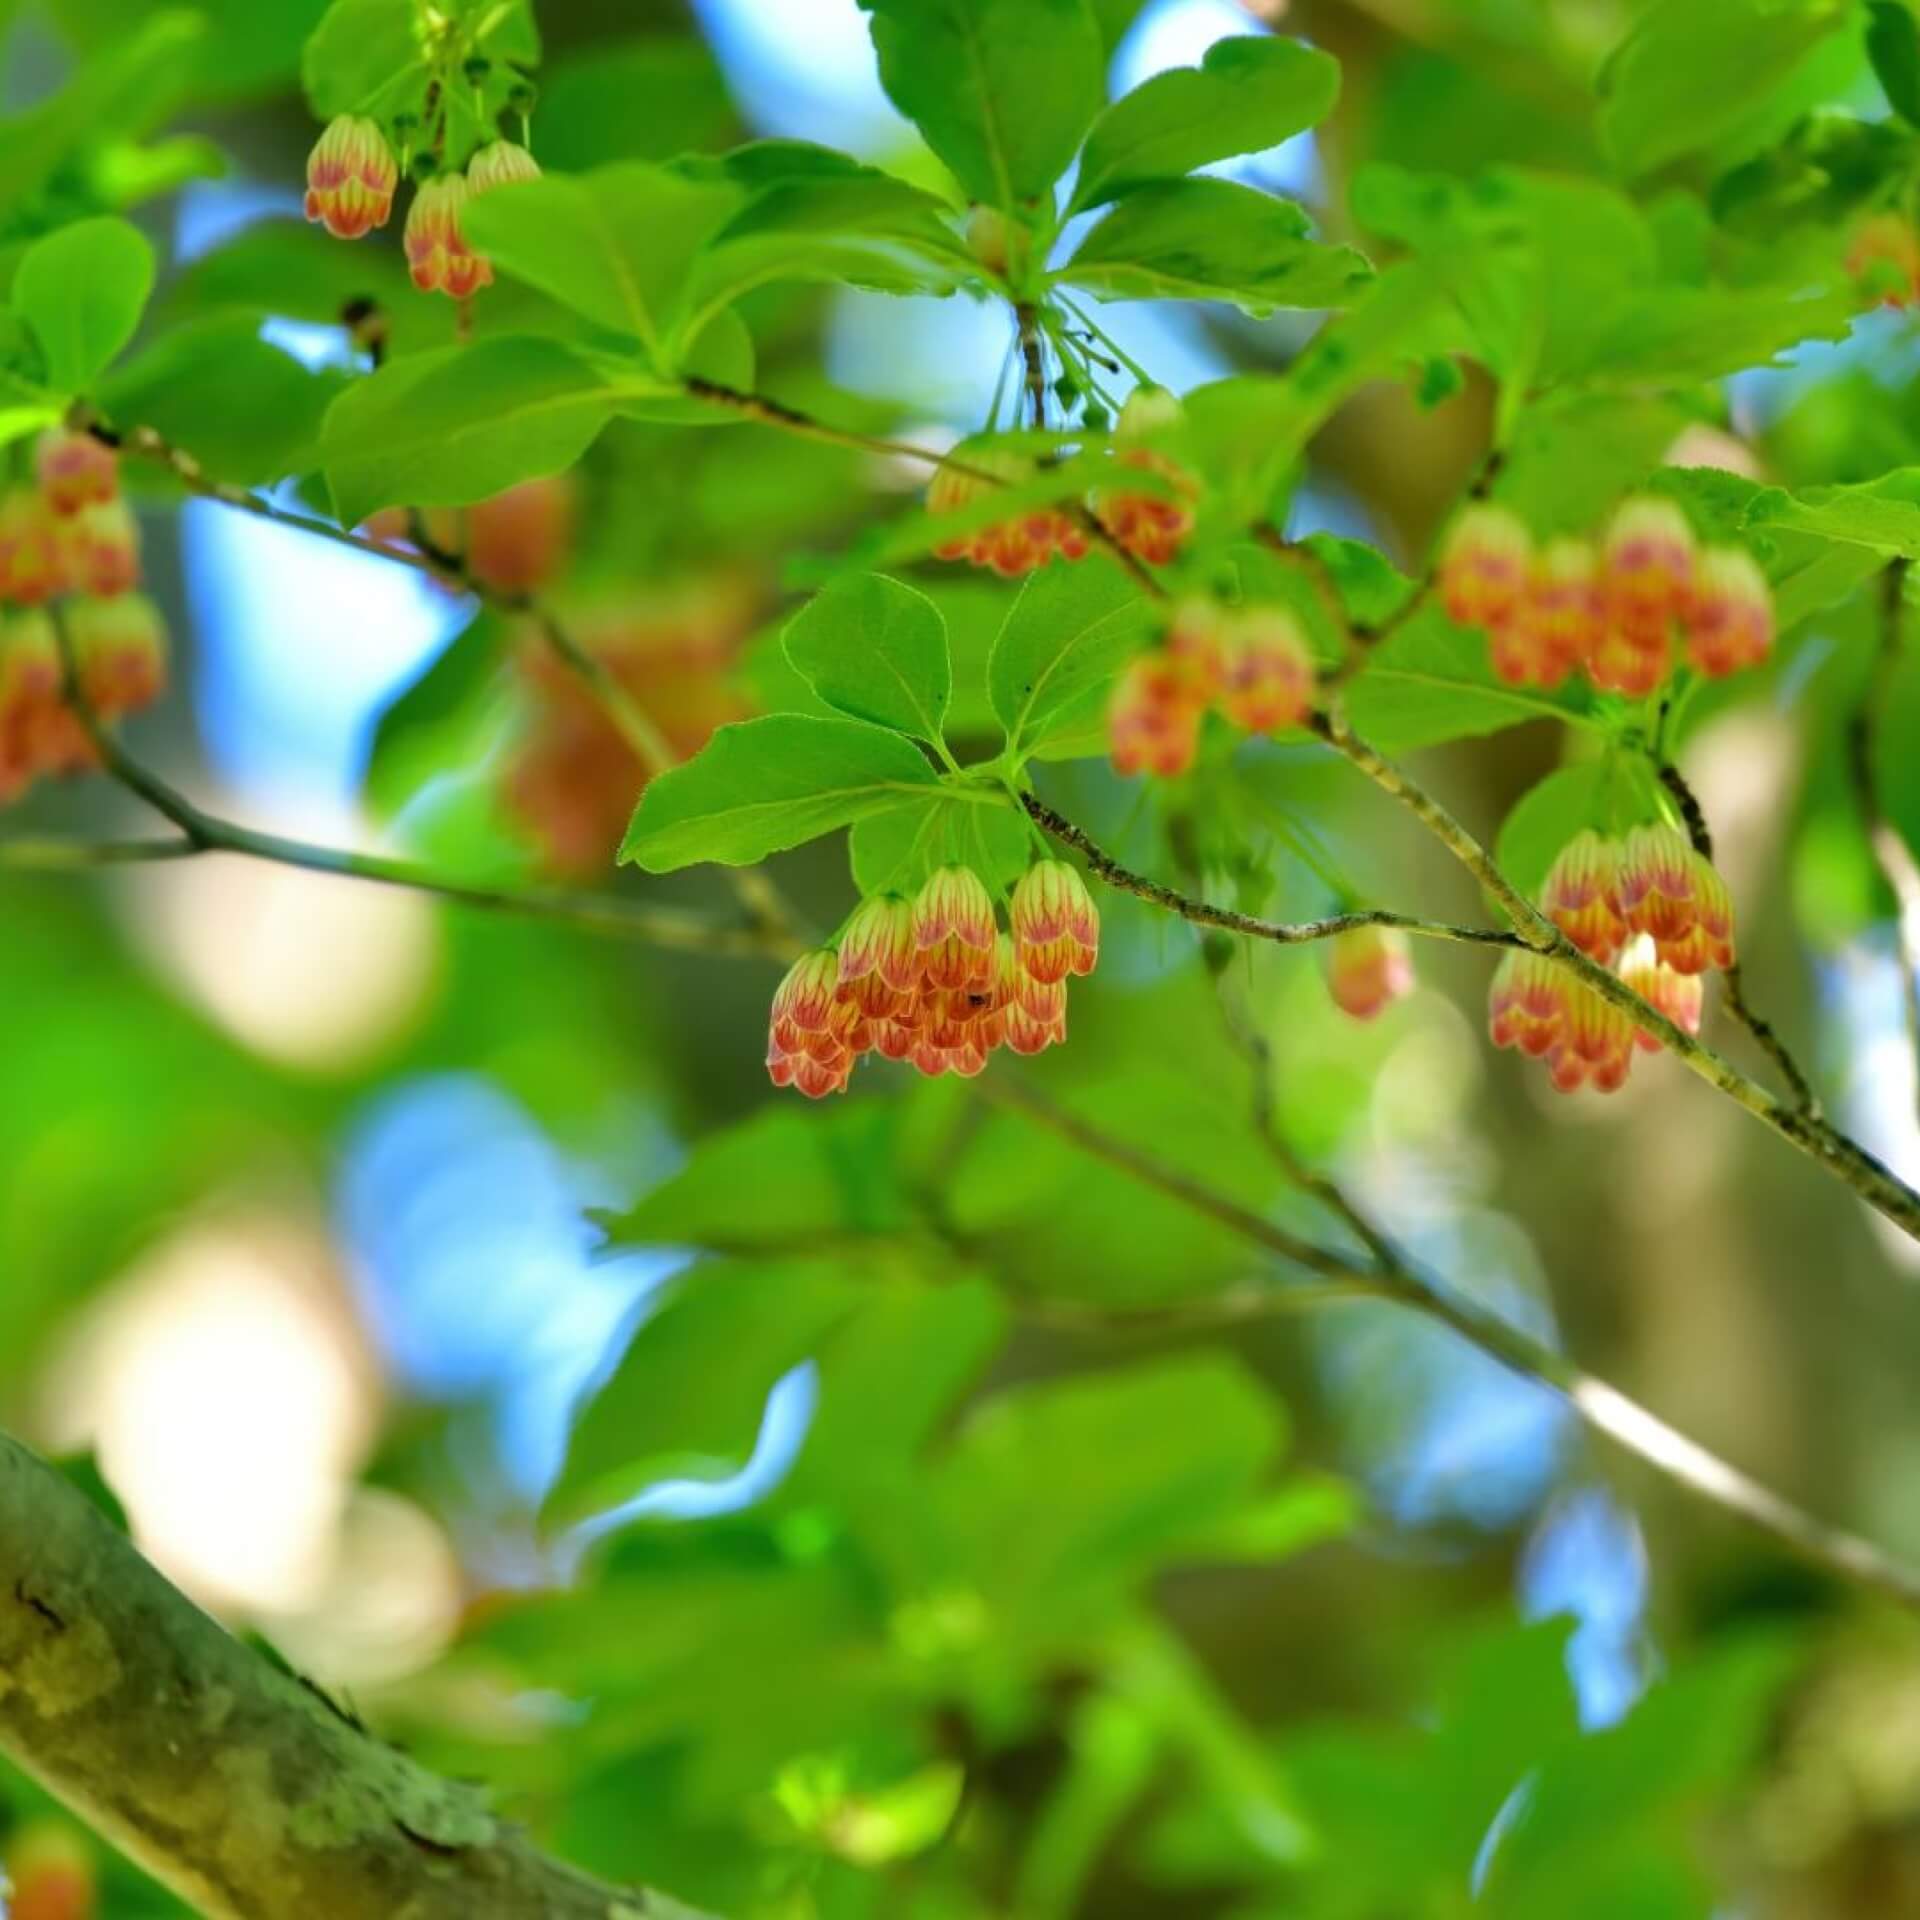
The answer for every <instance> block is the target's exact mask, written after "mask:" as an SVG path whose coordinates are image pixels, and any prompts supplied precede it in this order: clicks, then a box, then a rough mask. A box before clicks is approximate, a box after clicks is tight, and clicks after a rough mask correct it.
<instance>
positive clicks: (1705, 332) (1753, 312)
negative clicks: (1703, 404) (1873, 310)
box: [1555, 287, 1859, 388]
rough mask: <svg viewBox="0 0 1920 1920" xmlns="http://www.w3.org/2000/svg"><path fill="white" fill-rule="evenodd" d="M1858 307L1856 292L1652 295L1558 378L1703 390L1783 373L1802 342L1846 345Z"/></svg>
mask: <svg viewBox="0 0 1920 1920" xmlns="http://www.w3.org/2000/svg"><path fill="white" fill-rule="evenodd" d="M1858 305H1859V300H1858V297H1857V295H1855V294H1854V292H1853V291H1852V289H1851V288H1836V289H1835V290H1833V291H1831V292H1813V293H1808V292H1806V291H1804V290H1802V289H1798V288H1788V287H1741V288H1739V289H1737V290H1723V289H1720V288H1708V287H1649V288H1646V289H1643V290H1641V291H1639V292H1636V293H1635V294H1634V295H1633V297H1632V299H1631V300H1629V301H1626V302H1624V303H1622V305H1621V308H1620V311H1619V313H1618V316H1617V317H1616V318H1615V320H1614V321H1613V323H1612V325H1610V326H1608V327H1607V328H1606V329H1605V330H1604V331H1602V332H1599V333H1598V334H1597V335H1596V336H1594V337H1592V338H1590V339H1589V340H1587V341H1586V342H1585V343H1584V344H1583V346H1582V348H1581V350H1580V351H1579V352H1577V353H1573V354H1569V355H1568V356H1567V357H1566V359H1565V360H1564V362H1563V363H1562V364H1561V365H1560V366H1559V367H1558V368H1556V369H1555V371H1556V372H1557V373H1558V375H1559V376H1560V377H1561V378H1564V379H1568V380H1583V381H1587V382H1589V383H1600V382H1604V383H1606V384H1608V385H1618V386H1622V387H1628V388H1640V387H1648V386H1659V387H1682V386H1697V385H1698V384H1700V383H1701V382H1702V381H1706V380H1717V379H1719V378H1720V377H1721V376H1722V375H1724V374H1729V373H1740V372H1744V371H1745V370H1746V369H1747V368H1749V367H1764V366H1774V365H1778V364H1780V362H1779V356H1780V355H1781V354H1782V353H1784V352H1785V351H1786V350H1787V349H1788V348H1789V347H1795V346H1798V345H1800V344H1801V343H1802V342H1803V341H1807V340H1844V339H1845V338H1846V337H1847V334H1848V331H1849V329H1850V328H1851V326H1852V323H1853V318H1854V313H1855V310H1856V309H1857V307H1858Z"/></svg>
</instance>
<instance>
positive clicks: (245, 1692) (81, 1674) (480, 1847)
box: [0, 1434, 686, 1920]
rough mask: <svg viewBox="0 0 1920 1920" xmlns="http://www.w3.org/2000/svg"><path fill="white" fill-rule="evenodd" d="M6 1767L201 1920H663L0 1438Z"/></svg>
mask: <svg viewBox="0 0 1920 1920" xmlns="http://www.w3.org/2000/svg"><path fill="white" fill-rule="evenodd" d="M0 1749H4V1751H5V1752H6V1753H7V1754H8V1756H9V1757H10V1758H12V1759H13V1760H15V1761H16V1762H17V1763H18V1764H19V1765H20V1766H21V1767H22V1768H24V1769H25V1770H26V1771H27V1772H28V1773H30V1774H31V1775H33V1777H34V1778H35V1779H37V1780H38V1781H40V1782H41V1784H42V1785H43V1786H45V1787H46V1788H47V1790H48V1791H49V1792H51V1793H52V1794H54V1795H55V1796H56V1797H57V1798H59V1799H60V1800H62V1801H63V1802H65V1804H66V1805H68V1806H69V1807H71V1808H72V1809H73V1810H74V1811H75V1812H76V1813H77V1814H79V1815H80V1816H81V1817H82V1818H83V1819H85V1820H86V1821H87V1822H88V1824H89V1825H91V1826H93V1827H94V1828H96V1829H97V1830H98V1831H99V1832H100V1833H101V1834H103V1835H104V1836H106V1838H108V1839H109V1840H111V1841H112V1842H113V1843H114V1845H116V1846H117V1847H119V1848H121V1849H122V1850H123V1851H124V1852H125V1853H127V1854H128V1855H129V1856H130V1857H131V1858H132V1859H134V1860H136V1861H138V1862H139V1864H140V1865H141V1866H142V1867H144V1868H145V1869H146V1870H147V1871H148V1872H149V1873H151V1874H152V1875H153V1876H154V1877H155V1878H156V1879H157V1880H160V1881H161V1882H163V1883H164V1884H165V1885H166V1886H168V1887H170V1888H171V1889H172V1890H173V1891H174V1892H175V1893H177V1894H178V1895H179V1896H180V1897H181V1898H182V1899H183V1900H186V1901H188V1902H189V1903H190V1904H191V1905H192V1906H193V1907H194V1908H195V1909H196V1910H197V1911H199V1912H201V1913H203V1914H206V1915H209V1916H212V1920H314V1916H316V1915H320V1914H337V1915H343V1916H344V1915H367V1916H373V1915H383V1916H392V1917H393V1920H402V1916H404V1920H477V1917H478V1916H482V1915H484V1916H486V1920H649V1917H651V1916H657V1917H658V1920H668V1916H671V1915H676V1914H677V1915H682V1916H685V1915H686V1909H684V1908H681V1907H678V1906H676V1905H675V1903H673V1902H672V1901H669V1900H665V1899H662V1898H661V1897H660V1896H658V1895H655V1894H650V1893H645V1892H624V1891H622V1890H620V1889H618V1888H615V1887H611V1886H607V1885H605V1884H603V1883H601V1882H599V1881H595V1880H592V1879H589V1878H588V1877H587V1876H586V1875H584V1874H582V1873H579V1872H576V1871H575V1870H574V1869H573V1868H571V1867H568V1866H565V1865H563V1864H562V1863H561V1862H559V1861H557V1860H553V1859H549V1858H547V1857H546V1856H545V1855H543V1854H541V1853H539V1852H537V1851H536V1850H535V1849H534V1848H533V1847H532V1846H531V1845H529V1844H528V1842H527V1841H526V1840H525V1839H524V1838H523V1837H522V1836H521V1835H520V1834H518V1833H516V1832H515V1831H514V1830H513V1829H512V1828H511V1827H509V1826H508V1825H507V1824H506V1823H505V1822H504V1821H502V1820H500V1819H499V1818H498V1817H497V1816H496V1815H495V1814H493V1813H492V1812H491V1811H490V1810H489V1808H488V1806H487V1803H486V1799H485V1797H484V1795H483V1794H481V1793H480V1792H479V1791H477V1790H476V1789H474V1788H472V1787H467V1786H460V1785H455V1784H454V1783H453V1782H451V1781H446V1780H441V1779H437V1778H436V1777H434V1776H433V1775H432V1774H429V1773H427V1772H425V1771H424V1770H423V1769H422V1768H420V1767H418V1766H416V1765H415V1764H414V1763H413V1762H412V1761H411V1760H409V1759H408V1758H407V1757H406V1756H405V1755H404V1754H402V1753H400V1752H398V1751H396V1750H395V1749H394V1748H392V1747H388V1746H385V1745H383V1744H382V1743H381V1742H380V1741H378V1740H376V1739H374V1738H373V1737H372V1736H371V1735H370V1734H368V1733H366V1732H364V1731H363V1730H362V1729H361V1728H359V1727H357V1726H355V1725H354V1724H352V1723H351V1722H350V1721H348V1720H347V1719H345V1718H343V1717H342V1716H341V1715H340V1714H338V1713H337V1712H335V1711H334V1710H333V1709H332V1708H331V1707H330V1706H329V1705H328V1704H327V1702H326V1701H325V1700H324V1699H323V1698H322V1697H321V1696H320V1695H319V1694H317V1693H316V1692H314V1691H313V1690H312V1689H310V1688H308V1687H305V1686H303V1685H302V1684H301V1683H300V1682H299V1681H298V1680H297V1679H295V1678H294V1677H293V1676H291V1675H289V1674H286V1673H282V1672H281V1671H280V1670H279V1669H277V1668H276V1667H274V1666H272V1665H271V1664H269V1663H268V1662H267V1661H266V1660H264V1659H262V1658H261V1657H260V1656H259V1655H258V1654H256V1653H254V1652H252V1651H250V1650H249V1649H248V1648H246V1647H244V1646H242V1645H241V1644H240V1642H239V1641H237V1640H235V1639H234V1638H233V1637H232V1636H231V1635H230V1634H228V1633H227V1632H226V1631H225V1630H224V1629H223V1628H221V1627H220V1626H219V1625H217V1624H216V1623H215V1622H214V1621H213V1620H211V1619H209V1618H208V1617H207V1615H205V1614H204V1613H202V1612H201V1611H200V1610H199V1609H198V1608H197V1607H195V1606H194V1605H193V1603H192V1602H191V1601H189V1600H188V1599H187V1598H186V1597H185V1596H184V1595H183V1594H181V1593H179V1592H177V1591H176V1590H175V1589H174V1588H173V1587H171V1586H169V1585H168V1583H167V1582H166V1581H165V1580H164V1579H162V1578H161V1576H160V1575H159V1574H158V1573H157V1572H155V1571H154V1569H153V1568H152V1567H151V1566H149V1565H148V1564H147V1562H146V1561H145V1560H143V1559H142V1558H141V1557H140V1555H139V1554H138V1553H137V1552H136V1551H135V1550H134V1548H133V1547H132V1545H131V1544H130V1543H129V1542H128V1541H127V1540H125V1539H124V1538H123V1537H122V1536H121V1535H120V1534H119V1533H117V1532H116V1531H115V1530H114V1529H113V1527H111V1526H110V1525H109V1524H108V1522H107V1521H106V1519H105V1518H104V1517H103V1516H102V1515H100V1514H99V1513H97V1512H96V1511H95V1510H94V1508H93V1507H92V1506H91V1505H90V1504H89V1503H88V1501H87V1500H86V1498H85V1497H84V1496H83V1495H82V1494H81V1493H80V1492H79V1491H78V1490H77V1489H76V1488H74V1487H72V1486H70V1485H69V1484H68V1483H67V1481H65V1480H64V1479H62V1478H61V1477H60V1475H58V1474H57V1473H55V1472H54V1471H53V1470H52V1469H51V1468H50V1467H47V1466H45V1465H44V1464H42V1462H40V1461H39V1460H37V1459H36V1458H34V1456H33V1455H32V1454H30V1453H29V1452H28V1451H27V1450H26V1449H25V1448H24V1447H22V1446H21V1445H20V1444H19V1443H18V1442H17V1441H14V1440H12V1439H9V1438H8V1437H7V1436H6V1435H4V1434H0Z"/></svg>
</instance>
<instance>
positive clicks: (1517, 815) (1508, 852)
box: [1494, 759, 1612, 900]
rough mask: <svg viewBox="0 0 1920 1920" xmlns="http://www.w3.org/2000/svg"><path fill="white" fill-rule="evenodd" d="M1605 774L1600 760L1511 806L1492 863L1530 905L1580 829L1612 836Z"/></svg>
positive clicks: (1561, 773)
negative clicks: (1564, 848)
mask: <svg viewBox="0 0 1920 1920" xmlns="http://www.w3.org/2000/svg"><path fill="white" fill-rule="evenodd" d="M1608 787H1609V772H1608V765H1607V762H1606V761H1605V760H1604V759H1601V760H1589V761H1586V762H1585V763H1583V764H1582V765H1580V766H1577V767H1561V768H1560V769H1558V771H1556V772H1554V773H1550V774H1548V775H1547V777H1546V778H1545V779H1544V780H1542V781H1541V782H1540V783H1539V784H1538V785H1537V786H1533V787H1529V788H1528V789H1527V791H1526V792H1525V793H1524V794H1522V795H1521V796H1520V798H1519V799H1518V800H1517V801H1515V802H1514V805H1513V809H1512V811H1511V812H1510V813H1508V815H1507V817H1506V819H1505V820H1504V821H1502V822H1501V824H1500V838H1499V840H1498V841H1497V842H1496V843H1495V847H1494V858H1495V859H1496V860H1497V861H1498V862H1499V866H1500V871H1501V872H1502V873H1504V874H1505V875H1506V876H1507V878H1508V879H1509V880H1511V881H1512V882H1513V884H1514V885H1515V886H1516V887H1518V888H1519V889H1520V891H1521V892H1522V893H1524V894H1525V895H1526V896H1527V898H1528V899H1529V900H1531V899H1532V898H1533V897H1534V895H1535V894H1537V893H1538V892H1539V891H1540V886H1541V883H1542V882H1543V881H1544V880H1545V879H1546V877H1547V869H1548V868H1549V867H1551V866H1552V865H1553V863H1554V860H1555V858H1556V857H1557V856H1558V854H1559V852H1560V849H1561V848H1562V847H1564V846H1565V845H1566V844H1567V842H1568V841H1569V840H1571V839H1572V838H1573V836H1574V835H1575V834H1576V833H1579V832H1580V831H1581V829H1582V828H1585V827H1592V828H1594V829H1596V830H1597V831H1599V832H1603V833H1604V832H1608V831H1610V830H1611V825H1612V823H1611V820H1610V817H1609V807H1608Z"/></svg>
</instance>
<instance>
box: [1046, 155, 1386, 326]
mask: <svg viewBox="0 0 1920 1920" xmlns="http://www.w3.org/2000/svg"><path fill="white" fill-rule="evenodd" d="M1307 231H1308V226H1307V217H1306V215H1305V214H1304V213H1302V212H1301V210H1300V209H1299V208H1298V207H1297V206H1295V205H1294V203H1293V202H1292V201H1291V200H1281V199H1277V198H1276V197H1275V196H1274V195H1272V194H1270V193H1259V192H1256V191H1255V189H1253V188H1252V187H1243V186H1240V185H1238V184H1237V183H1236V182H1234V181H1232V180H1209V179H1193V180H1174V181H1168V182H1166V183H1164V184H1162V185H1159V186H1148V187H1140V188H1138V189H1136V190H1135V191H1134V192H1132V193H1130V194H1129V195H1128V196H1127V197H1126V198H1125V199H1124V200H1122V201H1121V202H1120V203H1119V205H1117V206H1116V207H1115V208H1114V209H1113V211H1112V212H1111V213H1109V214H1107V215H1106V217H1105V218H1104V219H1102V220H1101V221H1100V222H1099V223H1098V224H1097V225H1096V226H1095V227H1094V229H1093V231H1092V232H1091V233H1089V234H1088V235H1087V236H1086V238H1085V239H1084V240H1082V241H1081V243H1080V246H1079V250H1078V251H1077V252H1076V253H1075V254H1074V256H1073V258H1072V259H1071V260H1069V261H1068V262H1067V264H1066V265H1065V266H1064V267H1062V268H1060V269H1059V271H1058V272H1057V273H1056V274H1055V275H1054V278H1055V279H1056V280H1057V281H1062V282H1066V283H1069V284H1071V285H1073V286H1076V287H1084V288H1085V289H1086V290H1087V291H1088V292H1089V293H1091V294H1093V295H1094V296H1095V297H1096V298H1098V299H1100V300H1226V301H1231V302H1232V303H1233V304H1234V305H1235V306H1238V307H1241V308H1243V309H1244V310H1245V311H1246V312H1248V313H1251V314H1255V315H1260V314H1267V313H1271V312H1273V310H1274V309H1275V308H1276V307H1340V306H1345V305H1346V304H1347V302H1348V301H1349V300H1351V299H1352V298H1353V297H1354V295H1355V294H1356V293H1357V292H1358V291H1359V290H1360V289H1361V288H1362V287H1363V286H1365V285H1366V283H1367V281H1368V280H1369V279H1370V278H1371V277H1372V269H1371V268H1369V267H1368V265H1367V263H1366V261H1365V260H1364V259H1363V258H1362V257H1361V256H1360V255H1359V254H1357V253H1355V252H1354V251H1353V249H1352V248H1351V247H1324V246H1321V245H1320V244H1319V243H1318V242H1317V241H1314V240H1311V239H1309V238H1308V237H1307Z"/></svg>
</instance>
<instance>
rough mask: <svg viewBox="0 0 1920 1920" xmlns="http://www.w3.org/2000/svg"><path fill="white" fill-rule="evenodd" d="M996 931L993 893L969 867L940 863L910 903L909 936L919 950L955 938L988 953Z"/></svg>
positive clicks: (923, 950)
mask: <svg viewBox="0 0 1920 1920" xmlns="http://www.w3.org/2000/svg"><path fill="white" fill-rule="evenodd" d="M998 931H999V929H998V928H997V927H996V926H995V924H994V918H993V896H992V894H990V893H989V892H988V891H987V889H986V884H985V882H984V881H982V879H981V878H980V876H979V875H978V874H977V873H975V872H974V870H973V869H972V868H971V867H960V866H947V867H940V868H937V869H936V870H935V871H934V872H933V873H931V874H929V875H928V876H927V880H926V884H925V885H924V886H922V887H921V889H920V892H919V895H918V897H917V898H916V899H915V901H914V903H913V939H914V944H915V945H916V946H917V947H919V948H920V949H921V951H922V952H925V951H926V949H927V948H929V947H934V946H938V945H939V944H940V943H941V942H942V941H945V940H958V941H960V942H961V944H962V945H964V946H968V947H972V948H974V949H976V950H977V951H979V952H981V953H990V952H992V950H993V942H994V936H995V934H996V933H997V932H998Z"/></svg>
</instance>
